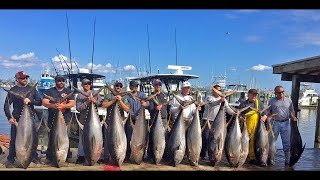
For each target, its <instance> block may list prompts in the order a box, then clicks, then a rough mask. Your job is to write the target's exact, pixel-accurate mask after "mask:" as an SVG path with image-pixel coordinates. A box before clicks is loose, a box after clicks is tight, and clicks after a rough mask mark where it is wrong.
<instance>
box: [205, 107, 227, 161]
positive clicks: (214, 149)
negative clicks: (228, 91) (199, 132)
mask: <svg viewBox="0 0 320 180" xmlns="http://www.w3.org/2000/svg"><path fill="white" fill-rule="evenodd" d="M207 120H208V119H207ZM207 124H208V125H209V123H207ZM226 133H227V125H226V119H225V111H224V103H221V105H220V108H219V111H218V114H217V116H216V118H215V120H214V121H213V123H212V126H211V127H210V126H209V137H208V155H209V160H210V162H211V164H212V166H215V165H216V164H217V163H218V162H220V161H221V158H222V152H223V148H224V142H225V138H226Z"/></svg>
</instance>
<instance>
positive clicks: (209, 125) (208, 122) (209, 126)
mask: <svg viewBox="0 0 320 180" xmlns="http://www.w3.org/2000/svg"><path fill="white" fill-rule="evenodd" d="M207 125H208V128H209V129H211V128H212V126H211V124H210V121H209V119H207Z"/></svg>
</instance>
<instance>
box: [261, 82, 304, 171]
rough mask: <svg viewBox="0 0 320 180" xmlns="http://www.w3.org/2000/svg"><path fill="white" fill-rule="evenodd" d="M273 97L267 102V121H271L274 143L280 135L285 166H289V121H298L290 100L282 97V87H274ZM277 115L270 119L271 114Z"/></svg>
mask: <svg viewBox="0 0 320 180" xmlns="http://www.w3.org/2000/svg"><path fill="white" fill-rule="evenodd" d="M274 94H275V95H276V96H275V97H273V98H271V99H270V101H269V102H268V105H270V106H271V107H270V108H269V115H268V119H267V120H271V119H272V120H271V124H273V126H272V130H273V133H274V137H275V139H274V141H277V139H278V136H279V134H280V136H281V141H282V146H283V152H284V158H285V161H284V163H285V165H289V160H290V120H289V119H291V121H295V122H296V121H298V118H297V117H296V116H295V112H294V108H293V104H292V100H291V99H290V98H287V97H285V96H284V88H283V86H276V87H275V88H274ZM275 113H276V114H277V115H276V116H274V117H272V116H271V115H272V114H275Z"/></svg>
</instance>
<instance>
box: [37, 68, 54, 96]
mask: <svg viewBox="0 0 320 180" xmlns="http://www.w3.org/2000/svg"><path fill="white" fill-rule="evenodd" d="M54 86H55V83H54V75H53V74H50V70H49V69H46V70H45V71H44V72H42V73H41V76H40V80H39V84H38V87H37V89H38V91H39V93H40V95H41V96H43V93H44V92H45V91H46V90H47V89H50V88H52V87H54Z"/></svg>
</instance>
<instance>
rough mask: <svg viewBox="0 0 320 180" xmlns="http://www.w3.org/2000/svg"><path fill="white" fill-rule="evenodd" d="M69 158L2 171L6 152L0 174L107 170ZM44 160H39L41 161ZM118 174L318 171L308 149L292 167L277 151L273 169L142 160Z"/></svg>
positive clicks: (319, 163) (319, 157)
mask: <svg viewBox="0 0 320 180" xmlns="http://www.w3.org/2000/svg"><path fill="white" fill-rule="evenodd" d="M71 151H72V155H73V157H72V159H71V160H70V162H69V163H68V162H67V163H65V166H64V167H61V168H56V167H51V166H49V165H42V164H34V163H31V164H30V166H29V167H28V168H27V169H23V168H19V165H18V163H17V162H15V166H16V167H17V168H6V167H5V163H6V162H7V159H6V157H7V155H8V150H6V151H5V154H2V155H1V156H0V171H103V170H105V169H107V168H106V167H107V166H108V165H104V164H98V163H97V164H96V165H95V166H83V165H78V164H75V161H76V158H77V149H76V148H72V149H71ZM44 160H45V159H44V158H42V159H41V161H44ZM120 170H121V171H320V149H314V148H309V149H305V150H304V152H303V154H302V156H301V158H300V159H299V161H298V162H297V163H296V164H295V165H294V166H293V167H285V165H284V155H283V151H282V150H277V157H276V163H275V165H273V166H268V167H260V166H256V165H252V164H248V163H245V164H244V165H243V166H242V167H240V168H231V167H229V164H228V162H227V160H226V158H225V157H223V159H222V161H221V162H220V163H218V164H217V166H215V167H212V166H211V164H210V162H209V161H208V160H205V161H202V160H201V161H200V162H199V166H198V167H195V166H190V165H189V163H188V161H187V160H186V159H185V160H183V161H182V162H181V164H179V165H178V166H177V167H173V166H171V165H170V164H169V163H168V162H165V161H161V163H160V164H159V165H155V164H152V163H151V162H147V161H143V162H142V163H141V164H140V165H137V164H134V163H131V162H124V163H123V164H122V166H121V167H120Z"/></svg>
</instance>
